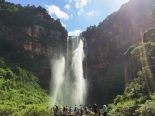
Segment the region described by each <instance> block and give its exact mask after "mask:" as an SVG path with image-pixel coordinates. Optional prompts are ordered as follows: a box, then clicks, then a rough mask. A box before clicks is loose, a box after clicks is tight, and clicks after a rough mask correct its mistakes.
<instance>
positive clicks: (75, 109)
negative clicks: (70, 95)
mask: <svg viewBox="0 0 155 116" xmlns="http://www.w3.org/2000/svg"><path fill="white" fill-rule="evenodd" d="M77 111H78V108H77V106H76V104H75V107H74V113H75V114H77Z"/></svg>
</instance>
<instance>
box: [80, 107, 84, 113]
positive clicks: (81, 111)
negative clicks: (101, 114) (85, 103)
mask: <svg viewBox="0 0 155 116" xmlns="http://www.w3.org/2000/svg"><path fill="white" fill-rule="evenodd" d="M80 114H81V115H82V114H83V107H82V105H80Z"/></svg>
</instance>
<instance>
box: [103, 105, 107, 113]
mask: <svg viewBox="0 0 155 116" xmlns="http://www.w3.org/2000/svg"><path fill="white" fill-rule="evenodd" d="M103 116H107V106H106V105H105V103H103Z"/></svg>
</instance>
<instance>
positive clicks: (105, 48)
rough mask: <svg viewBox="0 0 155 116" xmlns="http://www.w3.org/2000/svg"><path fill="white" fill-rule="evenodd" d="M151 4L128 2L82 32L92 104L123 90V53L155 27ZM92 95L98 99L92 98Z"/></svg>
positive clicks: (145, 0)
mask: <svg viewBox="0 0 155 116" xmlns="http://www.w3.org/2000/svg"><path fill="white" fill-rule="evenodd" d="M154 4H155V1H154V0H130V1H129V2H128V3H126V4H124V5H122V6H121V8H120V9H119V10H118V11H117V12H114V13H113V14H111V15H110V16H108V17H107V18H106V19H105V20H104V21H103V22H101V23H100V24H99V25H98V26H97V27H95V26H91V27H89V28H87V30H86V31H85V32H83V36H84V37H85V38H86V39H87V43H88V72H90V73H91V75H89V77H88V78H90V81H89V82H90V84H91V86H90V91H91V92H92V99H93V101H99V100H98V99H100V98H102V100H109V101H111V100H112V97H113V96H115V95H116V93H117V94H118V93H121V92H122V91H123V89H124V84H125V74H126V73H125V67H126V66H127V64H126V59H125V57H124V53H125V52H126V51H127V49H128V47H129V46H136V45H138V44H139V43H140V42H141V41H142V34H143V33H144V32H145V30H146V29H148V28H152V27H154V26H155V20H153V18H152V16H151V10H152V8H153V5H154ZM130 63H131V62H130ZM128 65H131V64H129V62H128ZM132 76H133V75H129V76H128V78H129V79H128V80H131V79H132V78H133V77H132ZM94 88H95V89H94ZM97 89H98V90H97ZM96 90H97V91H101V94H100V95H98V94H97V93H96V92H95V91H96ZM95 95H97V96H98V98H96V99H94V96H95Z"/></svg>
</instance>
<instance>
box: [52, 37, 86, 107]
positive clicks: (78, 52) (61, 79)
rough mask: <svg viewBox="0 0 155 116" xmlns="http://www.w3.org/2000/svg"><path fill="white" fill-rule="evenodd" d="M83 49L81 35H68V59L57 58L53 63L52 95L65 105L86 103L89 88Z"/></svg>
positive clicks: (55, 99)
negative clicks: (84, 66)
mask: <svg viewBox="0 0 155 116" xmlns="http://www.w3.org/2000/svg"><path fill="white" fill-rule="evenodd" d="M83 49H84V48H83V41H82V39H81V37H68V39H67V55H66V59H65V58H64V57H61V58H59V59H58V58H57V60H54V61H53V62H54V63H52V67H53V68H52V74H53V75H52V79H51V96H52V97H53V98H54V101H58V102H60V104H62V105H64V106H66V105H67V106H73V105H75V104H76V105H80V104H84V103H85V98H86V91H87V89H86V80H85V79H84V74H83V59H84V50H83ZM65 61H66V64H65ZM50 104H51V103H50ZM54 104H55V102H54ZM54 104H51V105H54Z"/></svg>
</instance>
